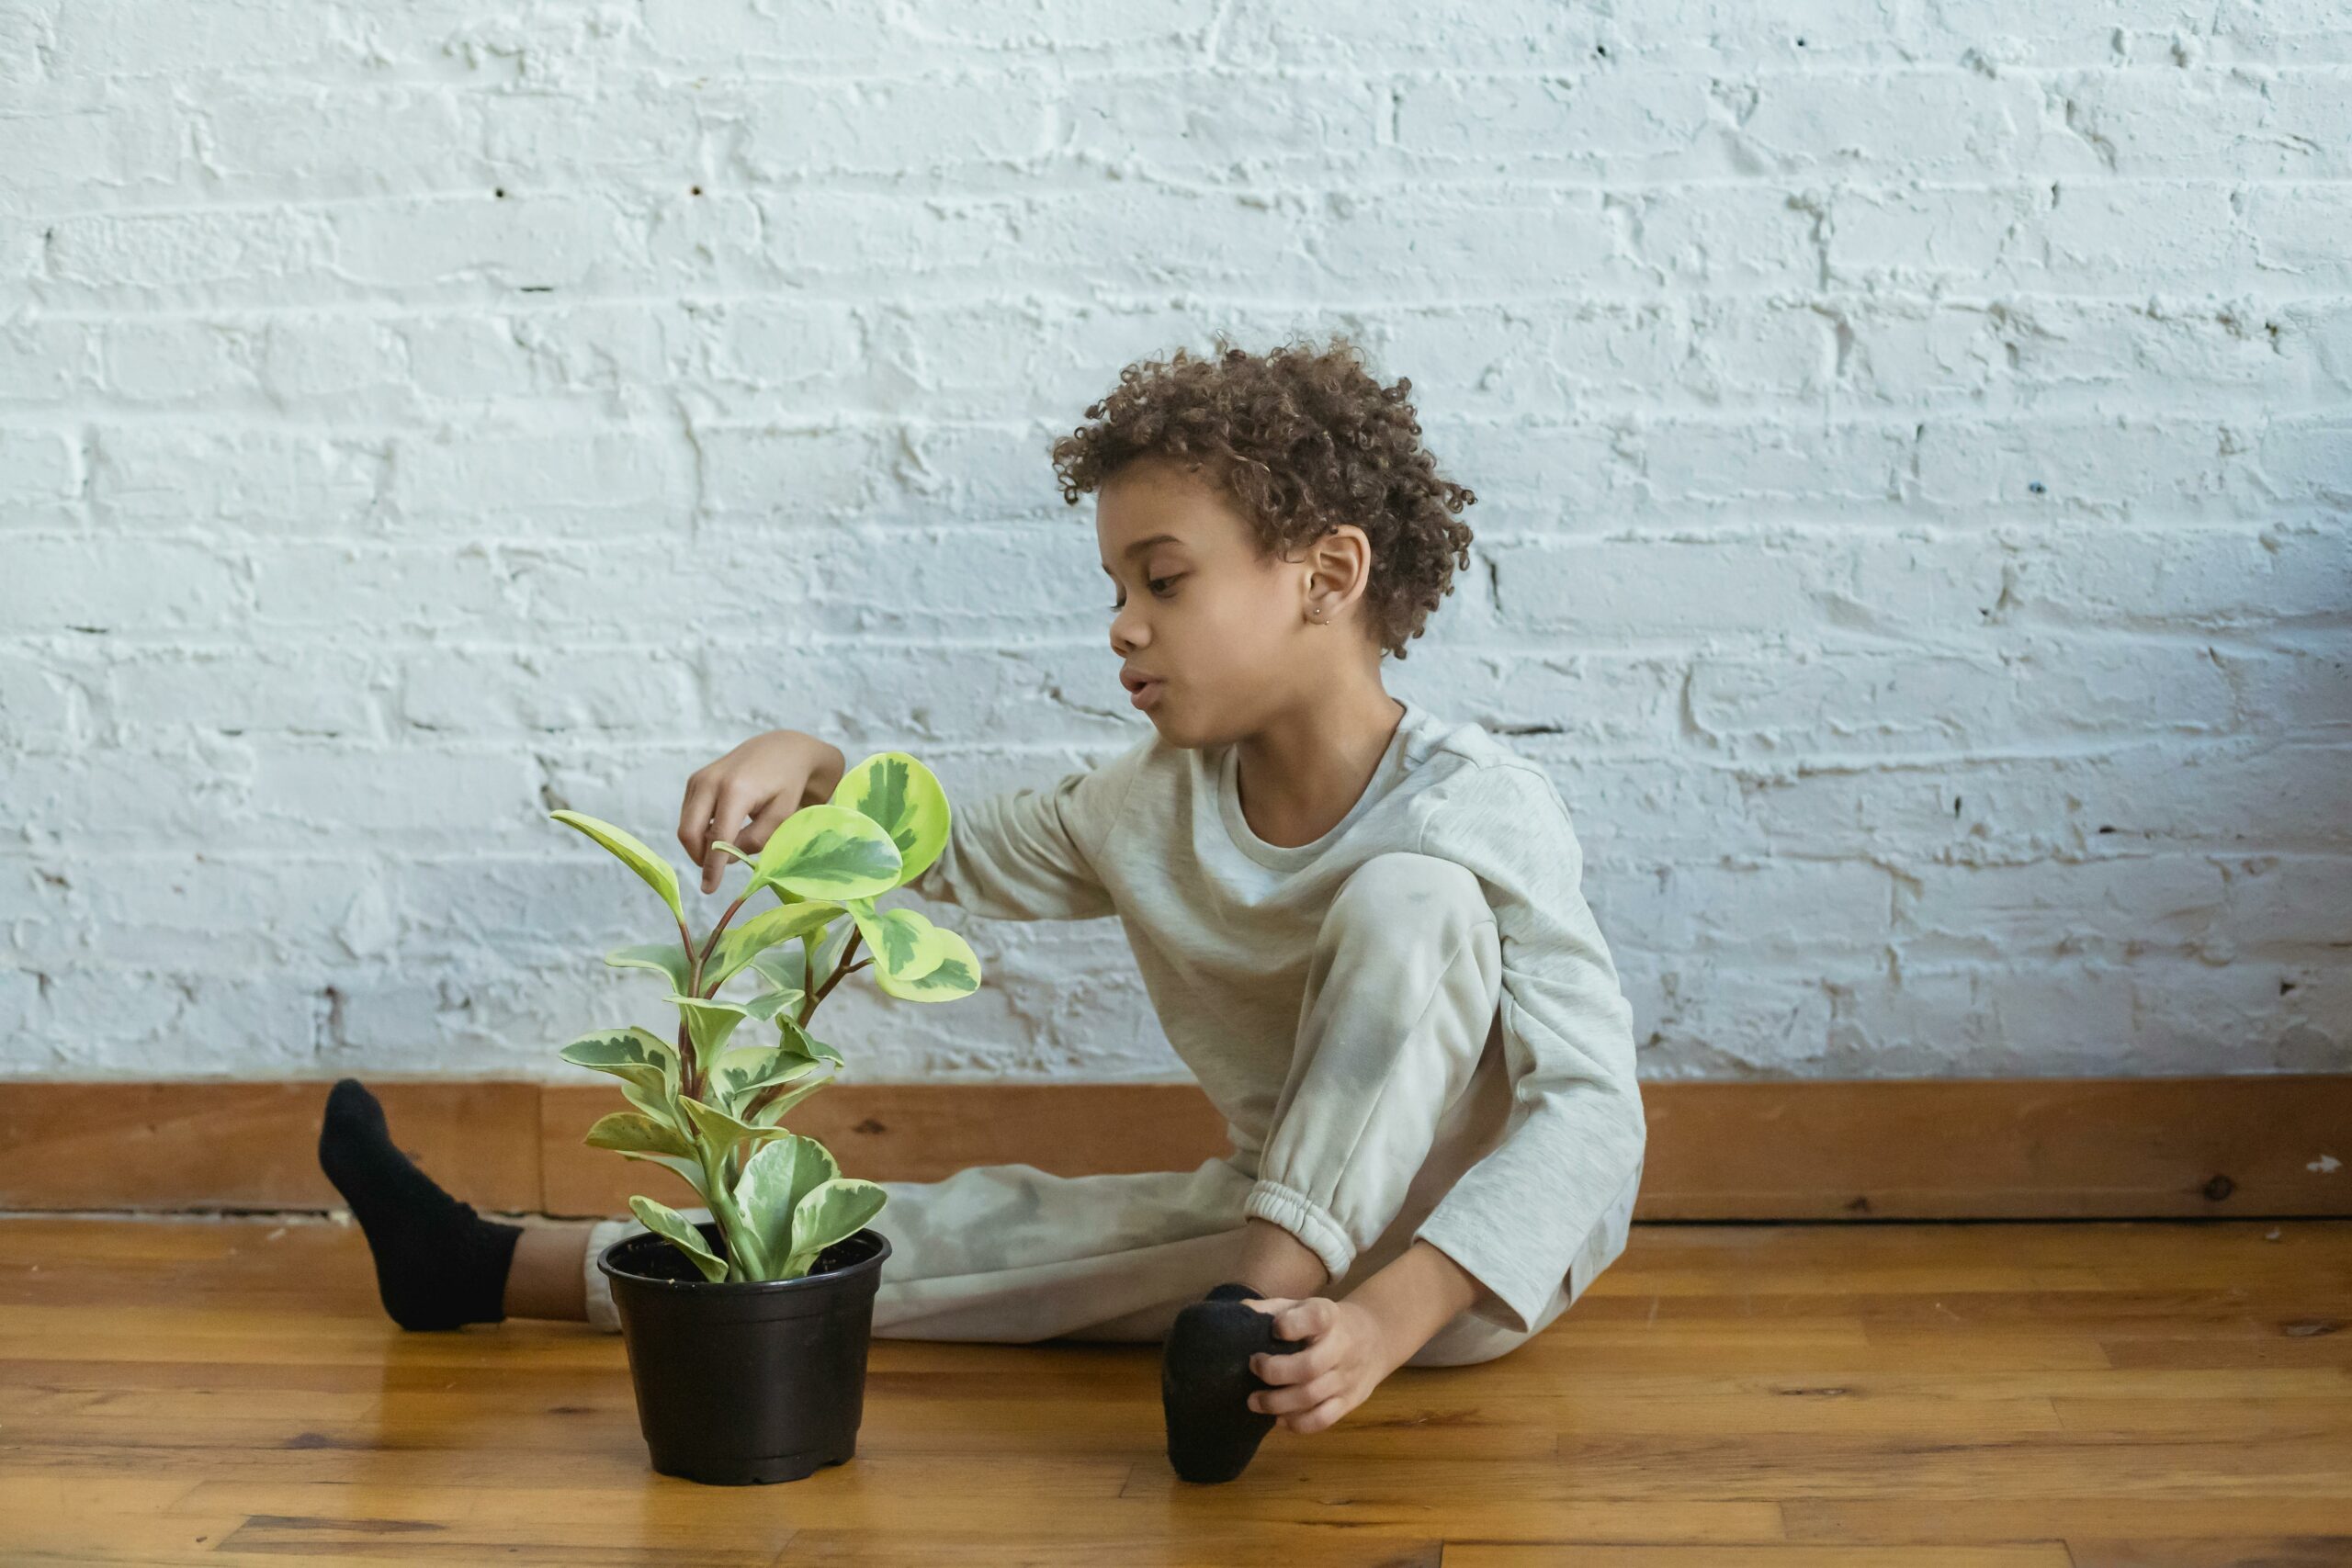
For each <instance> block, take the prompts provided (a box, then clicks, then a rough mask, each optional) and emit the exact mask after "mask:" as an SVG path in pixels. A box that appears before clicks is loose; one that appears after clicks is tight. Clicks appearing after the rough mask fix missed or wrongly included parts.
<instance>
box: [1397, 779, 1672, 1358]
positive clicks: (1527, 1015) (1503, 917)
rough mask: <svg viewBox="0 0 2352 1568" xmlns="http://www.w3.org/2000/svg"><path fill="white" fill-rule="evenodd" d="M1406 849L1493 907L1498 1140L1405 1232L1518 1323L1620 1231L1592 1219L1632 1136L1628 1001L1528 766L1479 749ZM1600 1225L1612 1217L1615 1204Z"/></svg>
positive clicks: (1556, 798)
mask: <svg viewBox="0 0 2352 1568" xmlns="http://www.w3.org/2000/svg"><path fill="white" fill-rule="evenodd" d="M1421 852H1423V853H1425V854H1433V855H1437V856H1440V857H1442V858H1443V859H1446V860H1451V861H1454V862H1457V863H1460V864H1462V865H1464V866H1466V867H1467V868H1468V869H1469V870H1470V871H1471V872H1472V873H1473V874H1476V876H1477V878H1478V881H1479V883H1480V885H1481V886H1482V887H1483V888H1484V889H1485V891H1486V895H1487V904H1488V905H1489V906H1490V907H1491V908H1493V910H1494V914H1495V925H1496V930H1497V934H1498V936H1499V938H1500V942H1501V948H1502V1045H1503V1052H1504V1058H1505V1062H1506V1066H1507V1070H1508V1072H1509V1074H1510V1083H1511V1100H1512V1107H1511V1125H1510V1129H1509V1130H1508V1131H1507V1132H1506V1133H1505V1134H1504V1135H1503V1137H1502V1140H1501V1142H1499V1143H1498V1144H1497V1145H1495V1147H1493V1148H1492V1149H1490V1150H1489V1151H1487V1155H1486V1156H1485V1157H1484V1158H1482V1159H1481V1160H1479V1161H1478V1162H1477V1163H1476V1165H1474V1166H1472V1167H1471V1168H1469V1169H1468V1170H1466V1171H1464V1173H1463V1175H1462V1177H1461V1179H1459V1180H1457V1181H1456V1182H1455V1183H1454V1184H1453V1187H1452V1188H1451V1189H1450V1190H1448V1191H1447V1192H1446V1194H1445V1196H1444V1197H1443V1198H1442V1199H1441V1200H1440V1201H1439V1202H1438V1204H1437V1206H1436V1207H1435V1209H1434V1210H1432V1211H1431V1213H1430V1215H1429V1217H1428V1218H1427V1219H1426V1220H1424V1221H1423V1222H1422V1223H1421V1224H1420V1226H1419V1229H1418V1230H1416V1231H1415V1232H1414V1235H1415V1237H1416V1239H1423V1238H1425V1239H1427V1240H1428V1241H1429V1242H1430V1244H1431V1245H1433V1246H1435V1247H1438V1248H1439V1249H1440V1250H1441V1251H1442V1252H1444V1253H1445V1254H1446V1256H1448V1257H1449V1258H1453V1260H1454V1261H1455V1262H1456V1263H1458V1264H1460V1265H1461V1266H1462V1267H1463V1268H1464V1269H1467V1270H1468V1271H1469V1272H1470V1273H1471V1274H1472V1275H1473V1276H1474V1277H1476V1279H1477V1280H1479V1282H1480V1283H1482V1284H1484V1285H1485V1286H1486V1287H1487V1290H1488V1291H1490V1292H1493V1295H1494V1297H1495V1298H1496V1300H1498V1302H1499V1303H1501V1309H1502V1310H1501V1311H1499V1312H1498V1311H1496V1310H1495V1308H1494V1306H1493V1305H1492V1304H1491V1303H1486V1302H1484V1301H1483V1300H1482V1302H1481V1303H1480V1304H1479V1305H1478V1306H1476V1307H1474V1308H1473V1310H1474V1311H1475V1312H1476V1313H1477V1314H1479V1315H1480V1316H1484V1317H1487V1318H1488V1319H1489V1320H1490V1321H1492V1322H1495V1323H1498V1324H1499V1325H1502V1326H1504V1327H1507V1328H1510V1329H1511V1330H1513V1331H1514V1332H1517V1333H1522V1334H1524V1333H1527V1332H1530V1331H1531V1330H1532V1328H1533V1326H1534V1323H1535V1319H1536V1318H1537V1317H1538V1315H1540V1314H1541V1313H1542V1312H1543V1310H1544V1306H1545V1304H1546V1303H1549V1301H1550V1300H1551V1297H1552V1292H1553V1290H1554V1288H1555V1287H1557V1286H1561V1285H1563V1284H1565V1283H1567V1282H1568V1280H1569V1271H1570V1268H1571V1266H1572V1265H1573V1264H1575V1263H1577V1260H1578V1259H1579V1258H1587V1259H1589V1258H1594V1257H1598V1258H1600V1262H1602V1263H1605V1262H1606V1261H1607V1260H1608V1258H1610V1257H1613V1256H1614V1248H1615V1247H1622V1246H1623V1237H1622V1235H1614V1236H1607V1235H1600V1234H1599V1233H1600V1232H1601V1231H1602V1229H1603V1227H1604V1226H1606V1225H1610V1224H1611V1223H1612V1222H1611V1215H1612V1213H1615V1214H1617V1215H1620V1216H1622V1215H1623V1213H1624V1212H1626V1211H1627V1210H1628V1209H1630V1204H1631V1189H1632V1188H1633V1187H1634V1186H1635V1185H1637V1184H1638V1182H1639V1180H1640V1177H1641V1165H1642V1152H1643V1147H1644V1144H1645V1139H1646V1136H1647V1126H1646V1123H1645V1121H1644V1119H1643V1115H1642V1100H1641V1092H1640V1089H1639V1087H1638V1085H1637V1084H1636V1082H1635V1078H1634V1029H1633V1007H1632V1004H1630V1003H1629V1002H1627V1001H1626V999H1625V996H1624V993H1623V989H1622V988H1621V987H1620V986H1619V983H1618V979H1617V969H1616V965H1615V964H1614V963H1613V962H1612V961H1611V958H1610V956H1609V947H1608V944H1607V943H1606V942H1603V941H1602V940H1601V935H1600V927H1599V926H1598V925H1597V924H1596V923H1595V922H1594V920H1593V917H1592V910H1591V909H1590V908H1589V907H1588V906H1587V904H1586V903H1585V898H1584V893H1583V889H1582V886H1581V884H1582V879H1583V872H1584V852H1583V849H1582V847H1581V846H1580V845H1579V844H1578V843H1577V836H1576V831H1575V829H1574V828H1573V827H1572V826H1571V825H1570V823H1569V819H1568V810H1567V806H1566V803H1565V802H1563V801H1562V800H1561V798H1560V795H1559V792H1558V790H1557V789H1555V787H1554V786H1553V784H1552V781H1551V780H1550V778H1548V777H1547V776H1545V775H1544V773H1542V772H1540V771H1539V770H1537V769H1536V768H1534V767H1532V766H1529V765H1522V764H1520V763H1492V764H1488V765H1487V767H1486V768H1485V769H1484V770H1483V771H1482V773H1481V774H1480V776H1479V777H1478V778H1477V779H1476V781H1475V784H1474V786H1473V787H1472V788H1470V789H1468V790H1466V791H1464V793H1463V795H1460V796H1458V797H1457V798H1455V799H1453V800H1450V801H1447V802H1445V803H1444V804H1442V805H1441V806H1440V807H1438V808H1437V809H1436V810H1435V811H1434V812H1432V813H1431V814H1430V818H1429V820H1428V822H1427V824H1426V825H1425V826H1424V829H1423V832H1422V838H1421ZM1614 1224H1615V1226H1616V1228H1618V1229H1621V1230H1622V1226H1623V1220H1622V1218H1619V1219H1617V1220H1615V1221H1614ZM1588 1267H1597V1265H1592V1264H1589V1263H1588ZM1581 1288H1582V1281H1577V1282H1576V1283H1575V1284H1573V1285H1571V1287H1570V1291H1569V1293H1570V1295H1571V1296H1573V1295H1574V1294H1575V1293H1576V1292H1577V1291H1578V1290H1580V1289H1581Z"/></svg>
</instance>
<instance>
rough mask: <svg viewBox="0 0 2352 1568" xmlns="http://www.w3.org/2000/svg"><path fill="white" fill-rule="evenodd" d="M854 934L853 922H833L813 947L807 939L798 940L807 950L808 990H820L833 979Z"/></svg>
mask: <svg viewBox="0 0 2352 1568" xmlns="http://www.w3.org/2000/svg"><path fill="white" fill-rule="evenodd" d="M856 934H857V922H856V921H855V920H835V921H834V922H833V923H832V924H831V925H830V926H827V927H826V928H825V934H824V935H823V936H821V937H819V938H817V940H816V944H815V945H814V946H813V947H812V946H810V945H809V938H807V937H802V938H801V939H800V942H801V945H802V947H803V948H805V949H807V953H806V957H807V960H808V964H809V986H808V988H809V990H811V991H816V990H820V989H822V988H823V987H824V984H825V982H826V981H828V980H830V979H831V978H832V977H833V971H834V970H836V969H838V968H840V967H841V962H842V954H843V953H847V952H848V951H849V939H850V938H852V937H854V936H855V935H856Z"/></svg>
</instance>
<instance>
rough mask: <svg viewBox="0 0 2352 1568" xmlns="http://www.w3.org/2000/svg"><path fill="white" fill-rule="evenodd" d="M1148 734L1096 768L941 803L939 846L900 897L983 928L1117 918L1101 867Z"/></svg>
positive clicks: (1148, 741) (1147, 746) (1150, 738)
mask: <svg viewBox="0 0 2352 1568" xmlns="http://www.w3.org/2000/svg"><path fill="white" fill-rule="evenodd" d="M1157 739H1159V738H1158V736H1157V735H1151V736H1146V737H1145V738H1144V739H1142V740H1141V741H1140V742H1138V743H1137V744H1136V745H1135V746H1133V747H1131V748H1129V749H1128V750H1126V751H1125V752H1123V753H1121V754H1120V755H1119V756H1117V757H1114V758H1113V759H1112V760H1111V761H1107V762H1104V763H1103V764H1102V765H1100V766H1098V767H1093V768H1080V770H1078V771H1077V772H1075V773H1066V774H1064V775H1063V776H1062V777H1061V778H1060V779H1058V780H1057V781H1055V782H1054V783H1053V784H1046V785H1037V784H1024V785H1023V786H1021V787H1020V788H1018V789H1011V790H1006V791H1004V792H1002V793H1001V794H999V795H989V796H987V797H985V798H983V799H981V800H978V801H976V802H974V803H972V804H970V805H967V806H958V805H956V803H955V802H954V801H953V800H952V799H951V800H950V801H949V802H948V817H947V842H946V843H945V844H944V845H943V846H942V847H941V849H940V852H939V858H938V859H937V860H934V861H933V862H932V863H931V864H929V865H928V866H925V867H924V868H923V870H922V874H919V875H918V876H916V877H915V878H914V880H913V881H911V882H909V883H908V884H906V886H907V888H908V890H909V891H910V892H912V893H914V894H916V895H917V896H918V897H923V898H927V899H930V900H933V901H934V902H937V903H943V904H953V905H955V906H956V907H957V908H964V909H969V910H970V911H971V912H972V913H974V914H976V915H979V916H982V917H984V918H986V919H992V920H1084V919H1094V918H1096V917H1098V916H1103V915H1110V914H1114V913H1116V912H1117V911H1116V907H1115V906H1114V903H1113V902H1112V897H1111V892H1110V889H1109V888H1108V887H1107V886H1105V885H1104V882H1103V874H1102V871H1101V866H1102V859H1103V846H1104V845H1105V844H1106V843H1108V842H1109V840H1110V837H1111V829H1113V828H1114V826H1115V825H1116V824H1117V822H1118V819H1119V815H1120V812H1121V810H1122V809H1123V808H1124V807H1125V805H1126V800H1127V795H1128V794H1129V792H1130V791H1131V790H1132V789H1133V788H1134V786H1135V782H1136V777H1137V775H1138V773H1140V771H1141V769H1142V766H1143V762H1144V759H1145V757H1146V755H1147V754H1148V752H1149V750H1150V749H1151V747H1152V744H1153V743H1154V742H1155V741H1156V740H1157Z"/></svg>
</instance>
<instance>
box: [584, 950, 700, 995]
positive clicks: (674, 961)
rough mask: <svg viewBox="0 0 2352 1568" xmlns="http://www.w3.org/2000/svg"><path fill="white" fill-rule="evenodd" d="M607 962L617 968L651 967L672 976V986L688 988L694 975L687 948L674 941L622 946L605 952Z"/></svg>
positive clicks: (676, 989) (662, 973)
mask: <svg viewBox="0 0 2352 1568" xmlns="http://www.w3.org/2000/svg"><path fill="white" fill-rule="evenodd" d="M605 963H607V964H611V965H612V966H613V967H614V968H616V969H650V970H652V971H653V972H654V973H656V974H658V975H667V976H670V988H671V989H672V990H673V991H683V990H684V989H686V987H687V984H688V982H689V981H691V980H692V979H693V977H694V971H693V970H692V968H691V967H690V966H689V964H690V961H689V960H688V959H687V957H686V950H685V949H684V948H683V947H680V946H679V945H678V944H677V943H676V942H647V943H645V944H644V945H643V946H641V947H620V948H615V949H614V950H613V951H612V952H610V953H606V954H605Z"/></svg>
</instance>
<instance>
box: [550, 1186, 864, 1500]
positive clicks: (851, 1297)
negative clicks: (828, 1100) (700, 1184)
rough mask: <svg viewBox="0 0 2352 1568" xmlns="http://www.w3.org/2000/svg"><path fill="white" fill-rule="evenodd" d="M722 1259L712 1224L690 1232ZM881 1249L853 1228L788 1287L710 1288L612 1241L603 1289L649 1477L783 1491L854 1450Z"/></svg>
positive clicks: (690, 1271)
mask: <svg viewBox="0 0 2352 1568" xmlns="http://www.w3.org/2000/svg"><path fill="white" fill-rule="evenodd" d="M701 1230H702V1234H703V1239H704V1241H705V1242H706V1243H707V1244H708V1246H709V1247H710V1249H711V1250H712V1251H713V1252H715V1253H718V1255H719V1256H720V1257H722V1258H723V1257H725V1256H726V1255H727V1253H726V1246H725V1244H724V1242H723V1241H722V1240H721V1239H720V1237H719V1234H718V1225H717V1224H704V1225H703V1226H702V1227H701ZM889 1256H890V1240H889V1238H888V1236H886V1235H882V1234H881V1233H880V1232H879V1231H875V1230H862V1231H859V1232H858V1233H857V1234H856V1235H853V1236H849V1237H846V1238H845V1239H843V1240H841V1241H838V1242H835V1243H834V1244H833V1245H832V1246H831V1247H827V1248H826V1249H825V1250H824V1251H823V1252H821V1253H820V1254H819V1255H818V1257H817V1266H816V1268H814V1269H811V1270H810V1271H809V1272H808V1273H807V1274H804V1275H802V1276H801V1277H800V1278H799V1279H797V1280H766V1281H759V1282H753V1283H745V1284H730V1283H723V1282H722V1283H719V1284H712V1283H711V1282H710V1281H708V1280H705V1279H704V1278H703V1277H702V1276H701V1275H700V1274H699V1273H697V1272H696V1271H695V1266H694V1265H693V1264H692V1263H690V1262H688V1261H687V1260H686V1258H685V1256H684V1254H683V1253H681V1252H680V1251H679V1250H678V1249H677V1248H676V1247H673V1246H671V1245H670V1244H669V1243H668V1242H666V1241H664V1240H662V1238H661V1237H660V1236H658V1235H632V1236H625V1237H623V1238H622V1239H621V1240H619V1241H616V1242H615V1243H614V1244H613V1245H612V1246H610V1247H606V1248H605V1251H604V1254H603V1256H601V1257H599V1258H597V1259H596V1267H597V1268H598V1269H602V1270H603V1271H604V1275H605V1279H607V1280H611V1281H612V1285H613V1305H614V1306H615V1307H616V1308H617V1309H618V1311H619V1314H620V1320H621V1337H622V1338H623V1340H624V1342H625V1343H626V1344H627V1345H628V1372H629V1381H630V1382H633V1383H635V1384H636V1386H637V1422H638V1426H639V1429H640V1430H642V1431H643V1432H644V1434H645V1446H646V1448H647V1450H649V1451H650V1453H651V1455H652V1460H653V1468H654V1469H655V1470H658V1471H660V1472H662V1474H664V1475H675V1476H681V1477H684V1479H685V1480H688V1481H699V1482H703V1483H706V1484H708V1485H713V1486H749V1485H755V1484H760V1483H767V1482H775V1481H797V1480H799V1479H800V1478H801V1477H803V1476H805V1475H808V1474H809V1472H812V1471H814V1470H816V1469H817V1468H818V1467H819V1466H820V1465H827V1464H840V1463H842V1461H845V1460H847V1459H849V1458H850V1457H851V1456H853V1455H854V1454H855V1453H856V1451H857V1427H858V1423H859V1421H861V1420H862V1419H863V1418H864V1417H865V1347H866V1344H867V1341H868V1340H869V1339H870V1338H871V1337H872V1330H873V1327H874V1292H875V1291H876V1289H878V1288H879V1287H880V1285H881V1283H882V1260H883V1259H884V1258H888V1257H889Z"/></svg>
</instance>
